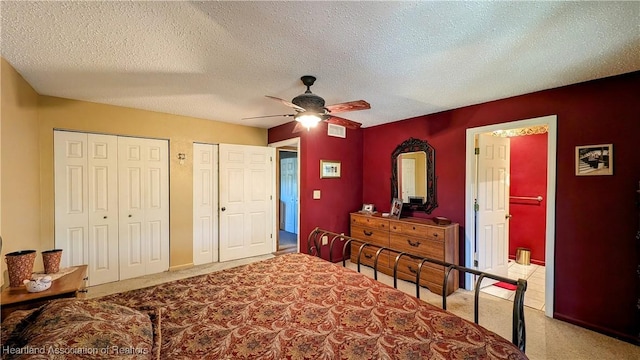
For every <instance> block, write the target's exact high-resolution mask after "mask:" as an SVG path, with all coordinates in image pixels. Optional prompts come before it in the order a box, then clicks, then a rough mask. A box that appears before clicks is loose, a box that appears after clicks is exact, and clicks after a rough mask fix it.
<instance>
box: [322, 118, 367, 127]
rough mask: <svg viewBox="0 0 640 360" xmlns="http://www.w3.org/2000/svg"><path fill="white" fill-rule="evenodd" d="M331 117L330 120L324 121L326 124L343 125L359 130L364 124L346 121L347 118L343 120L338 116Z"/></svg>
mask: <svg viewBox="0 0 640 360" xmlns="http://www.w3.org/2000/svg"><path fill="white" fill-rule="evenodd" d="M329 116H331V117H330V118H328V119H327V120H324V121H326V122H328V123H329V124H336V125H341V126H344V127H346V128H348V129H359V128H360V126H362V124H360V123H359V122H355V121H353V120H349V119H345V118H341V117H338V116H333V115H329Z"/></svg>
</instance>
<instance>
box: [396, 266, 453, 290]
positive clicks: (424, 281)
mask: <svg viewBox="0 0 640 360" xmlns="http://www.w3.org/2000/svg"><path fill="white" fill-rule="evenodd" d="M394 260H395V257H394V258H391V260H390V261H391V263H390V264H389V265H390V267H391V268H392V269H393V266H394V264H393V261H394ZM418 264H419V261H417V260H413V259H411V258H408V257H402V258H401V259H400V261H398V279H402V280H407V281H411V282H412V283H415V282H416V274H417V273H418ZM444 274H445V271H444V267H442V266H439V265H434V264H429V263H425V264H424V265H423V266H422V271H421V273H420V285H422V286H426V287H427V288H428V289H429V290H430V291H431V292H433V293H435V294H439V295H442V291H443V286H442V282H443V281H444ZM457 277H458V272H457V271H455V270H453V271H451V273H450V274H449V278H448V280H447V295H450V294H451V293H452V292H454V291H455V290H456V289H457V288H458V281H457Z"/></svg>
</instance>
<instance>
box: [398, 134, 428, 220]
mask: <svg viewBox="0 0 640 360" xmlns="http://www.w3.org/2000/svg"><path fill="white" fill-rule="evenodd" d="M394 198H399V199H401V200H402V202H403V208H406V209H412V210H422V211H425V212H426V213H427V214H430V213H431V212H432V211H433V210H434V209H435V208H436V207H437V206H438V202H437V200H436V177H435V150H434V149H433V147H432V146H431V145H430V144H429V143H427V142H426V141H424V140H419V139H415V138H410V139H408V140H406V141H404V142H403V143H402V144H400V145H398V146H397V147H396V149H395V150H394V152H393V153H392V155H391V200H392V201H393V199H394Z"/></svg>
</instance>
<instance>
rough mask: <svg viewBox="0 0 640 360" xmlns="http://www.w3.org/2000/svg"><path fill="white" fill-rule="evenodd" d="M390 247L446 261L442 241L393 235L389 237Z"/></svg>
mask: <svg viewBox="0 0 640 360" xmlns="http://www.w3.org/2000/svg"><path fill="white" fill-rule="evenodd" d="M389 247H390V248H392V249H397V250H400V251H404V252H407V253H410V254H414V255H418V256H424V257H428V258H431V259H435V260H440V261H444V247H443V246H442V242H440V241H434V240H430V239H426V238H417V237H412V236H407V235H400V234H394V233H391V235H389Z"/></svg>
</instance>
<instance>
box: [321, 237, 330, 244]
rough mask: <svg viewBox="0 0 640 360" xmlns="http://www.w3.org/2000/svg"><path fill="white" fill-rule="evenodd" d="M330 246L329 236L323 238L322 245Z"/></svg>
mask: <svg viewBox="0 0 640 360" xmlns="http://www.w3.org/2000/svg"><path fill="white" fill-rule="evenodd" d="M328 244H329V238H328V237H327V235H325V236H323V237H322V245H328Z"/></svg>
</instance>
